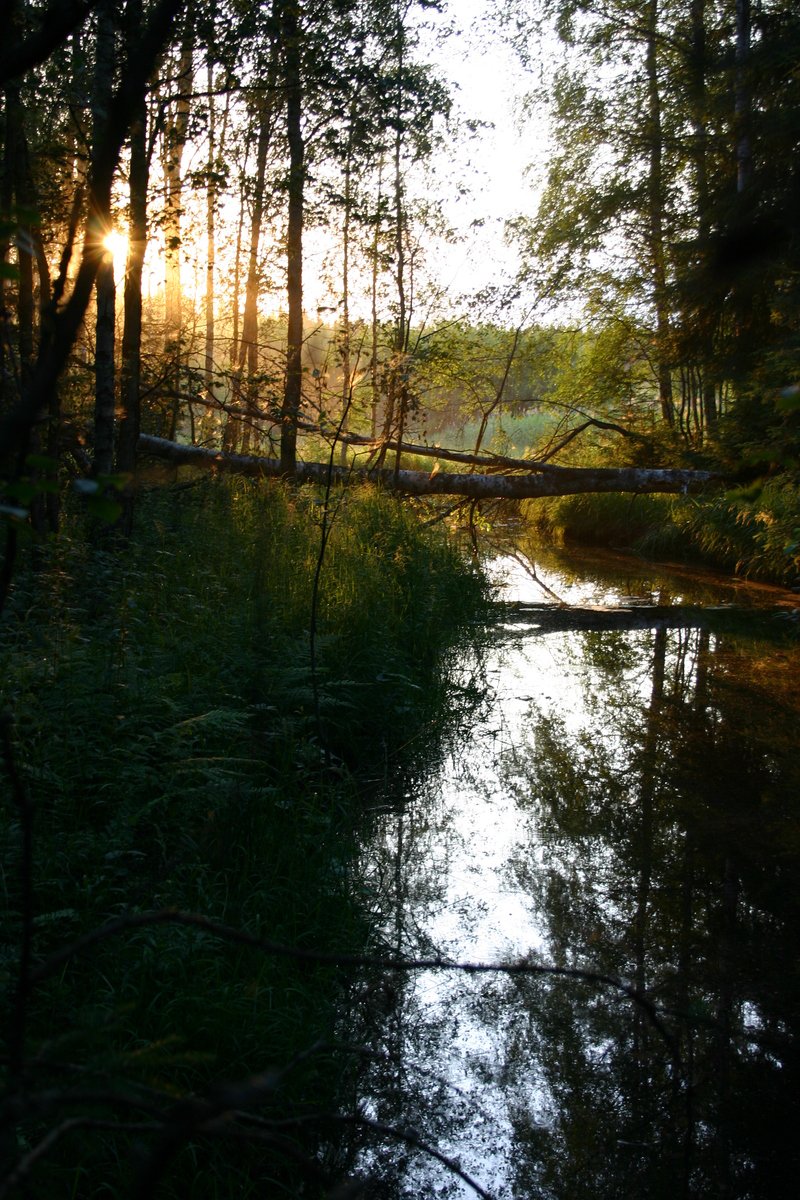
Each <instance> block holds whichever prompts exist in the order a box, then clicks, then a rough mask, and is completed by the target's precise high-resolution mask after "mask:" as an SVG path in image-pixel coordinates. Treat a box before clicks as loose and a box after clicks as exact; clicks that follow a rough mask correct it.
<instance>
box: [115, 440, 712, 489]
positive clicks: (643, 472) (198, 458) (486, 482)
mask: <svg viewBox="0 0 800 1200" xmlns="http://www.w3.org/2000/svg"><path fill="white" fill-rule="evenodd" d="M139 449H140V451H141V453H143V454H149V455H151V456H153V457H154V458H160V459H163V460H165V461H166V462H170V463H172V464H174V465H175V466H196V467H205V468H207V469H209V470H217V471H226V472H229V473H231V474H234V475H249V476H253V477H256V478H258V477H265V478H272V477H277V476H280V475H285V474H286V472H285V470H284V468H283V461H282V460H281V459H275V458H261V457H259V456H256V455H245V454H223V453H222V452H220V451H218V450H206V449H204V448H203V447H201V446H185V445H180V444H179V443H178V442H171V441H168V440H167V439H166V438H158V437H151V436H150V435H148V434H142V435H141V436H140V438H139ZM329 473H330V476H329ZM294 477H295V478H296V479H297V481H298V482H299V483H319V484H322V485H325V484H326V482H327V480H328V478H329V477H330V478H331V479H333V480H334V481H335V482H337V483H354V482H359V481H361V482H367V483H369V482H371V483H377V484H380V485H381V486H382V487H385V488H387V489H388V490H390V491H397V492H401V493H403V494H404V495H408V496H468V497H471V498H473V499H476V500H484V499H505V500H525V499H532V498H535V497H538V496H572V495H577V494H579V493H584V492H633V493H645V492H672V493H686V492H696V491H700V490H702V488H704V487H705V486H706V485H707V484H709V483H711V482H713V481H714V480H716V479H718V478H719V476H717V475H715V474H713V473H712V472H711V471H686V470H673V469H662V468H657V469H651V468H646V467H621V468H619V469H615V468H612V467H605V468H596V469H594V468H581V467H554V466H552V465H551V464H549V463H547V464H545V465H544V467H541V468H539V469H538V470H535V471H531V472H530V473H529V474H526V475H477V474H476V475H468V474H466V473H464V474H449V473H445V472H438V473H433V472H431V473H428V472H427V471H397V470H395V469H394V468H391V469H388V468H380V469H379V468H373V469H369V468H364V469H361V470H359V469H358V468H350V467H331V466H330V465H329V464H327V463H297V464H296V469H295V472H294Z"/></svg>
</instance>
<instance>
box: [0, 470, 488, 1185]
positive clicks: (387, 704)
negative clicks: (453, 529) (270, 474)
mask: <svg viewBox="0 0 800 1200" xmlns="http://www.w3.org/2000/svg"><path fill="white" fill-rule="evenodd" d="M334 503H335V504H339V505H340V507H339V508H338V509H337V511H336V515H335V520H334V524H333V532H332V535H331V538H330V542H329V544H328V548H327V554H326V560H325V564H324V569H323V572H322V576H321V591H320V597H319V600H320V604H319V628H318V630H317V661H316V664H315V669H316V684H317V687H316V697H315V688H314V686H313V684H314V682H315V681H314V679H312V663H311V661H310V657H309V613H310V608H311V587H312V578H313V572H314V566H315V563H316V557H317V553H318V547H319V519H320V501H319V498H318V497H317V496H315V495H314V494H313V493H311V492H302V491H301V492H298V493H296V494H292V493H291V492H289V491H287V490H285V489H284V488H283V487H281V486H277V485H270V486H266V485H259V484H255V483H246V482H241V481H239V482H232V483H225V484H223V483H219V482H216V483H201V484H197V485H195V486H193V487H191V488H190V489H189V490H187V491H184V492H183V493H181V494H180V495H178V496H176V495H173V494H170V493H169V492H167V491H162V492H154V493H152V494H150V495H149V496H148V497H146V498H145V499H144V500H143V502H142V504H141V507H140V510H139V513H138V530H139V532H138V534H137V536H136V538H135V539H134V541H133V542H132V543H131V544H130V545H128V546H118V547H115V546H113V545H111V544H109V541H108V539H105V544H102V542H103V539H101V542H100V544H98V541H97V539H94V540H93V539H92V538H90V537H88V536H86V532H85V531H84V530H83V529H82V528H81V518H80V516H79V515H74V516H73V518H72V520H71V522H70V524H69V527H68V528H67V530H66V531H65V533H64V534H63V535H62V536H61V537H60V538H59V540H58V541H57V542H56V543H54V544H53V545H52V546H51V547H49V548H47V549H46V550H45V551H41V550H40V552H39V560H40V561H39V566H38V569H37V570H33V569H31V570H24V571H22V572H21V573H20V574H19V575H18V578H17V580H16V583H15V588H14V591H13V594H12V597H11V604H10V608H9V610H8V611H7V612H6V614H5V616H4V619H3V626H2V641H1V642H0V675H1V677H2V682H1V683H0V688H1V689H2V705H3V707H4V709H5V711H6V713H7V714H9V716H10V718H11V719H13V726H8V728H9V729H10V734H9V735H8V737H7V740H6V750H7V753H6V767H7V771H6V775H7V779H6V780H4V787H5V789H6V792H7V793H10V794H9V795H7V802H6V805H5V808H4V812H5V814H6V816H5V817H4V822H3V830H2V835H3V847H2V849H3V863H4V871H3V874H2V877H1V882H2V888H3V902H4V906H5V909H6V918H5V921H4V931H5V932H4V937H3V945H2V950H1V954H2V957H1V958H0V970H2V973H3V976H4V979H3V982H4V986H5V987H6V989H7V990H8V991H9V994H10V995H12V996H13V994H14V990H15V988H16V987H17V982H16V981H17V978H18V960H19V929H20V925H24V924H25V905H26V900H25V894H24V875H25V871H24V865H23V864H22V863H21V858H20V856H21V853H22V851H21V845H22V842H23V840H24V839H23V838H22V836H21V834H22V833H24V826H25V820H24V813H22V812H21V808H22V807H23V806H22V803H21V800H20V797H21V796H22V794H23V793H24V795H25V797H26V798H28V799H29V800H30V801H31V803H32V804H33V805H34V806H35V816H34V822H33V872H32V879H31V881H30V882H32V885H33V897H34V899H33V925H32V933H33V953H34V961H35V962H41V961H42V960H43V959H45V958H46V956H47V955H48V954H51V953H53V952H55V951H57V950H58V949H59V948H63V947H64V946H68V945H70V944H71V943H73V942H74V941H75V939H76V938H77V937H79V936H80V935H81V934H82V933H84V932H85V931H87V930H90V929H92V928H95V927H97V926H99V925H101V924H102V923H103V922H105V921H107V920H108V919H109V918H113V917H115V916H119V915H120V914H131V913H133V914H136V913H141V912H144V911H148V910H161V909H169V908H175V909H181V910H191V911H195V912H199V913H203V914H206V915H207V916H209V917H210V918H212V919H214V920H216V921H220V922H225V923H226V924H227V925H229V926H236V927H239V928H244V929H246V930H248V931H250V932H251V933H253V934H255V935H257V936H259V937H264V938H269V939H272V940H274V941H277V942H281V943H285V944H288V945H291V946H294V947H298V948H313V949H315V950H319V951H323V952H324V951H326V950H331V951H337V952H339V951H342V950H351V951H356V952H358V951H364V950H366V949H369V948H370V947H372V946H373V939H374V936H375V934H374V931H373V930H372V929H371V928H370V926H369V922H368V916H367V914H366V913H365V911H364V909H363V906H362V905H361V904H360V903H359V888H360V883H359V881H358V879H357V878H355V877H354V863H355V862H356V853H355V849H356V843H357V830H358V825H359V819H360V815H361V812H362V809H363V806H364V804H365V802H367V801H368V800H369V799H370V797H373V796H375V795H376V794H379V793H380V790H381V789H382V788H385V787H388V786H389V785H390V783H391V780H392V778H393V777H394V776H395V775H396V773H397V772H398V771H399V770H400V769H401V767H402V766H403V764H407V763H408V761H409V759H410V758H411V757H413V754H414V752H415V747H417V748H418V752H419V753H424V737H423V734H424V732H425V731H426V730H427V731H429V735H430V730H432V729H433V730H435V727H436V722H437V720H441V719H442V718H441V712H440V711H439V709H437V704H438V702H439V699H440V698H439V696H438V695H437V692H436V685H437V679H438V675H439V670H438V668H439V664H440V663H441V661H442V656H443V655H444V654H445V653H446V652H447V651H448V649H450V648H451V647H452V645H453V640H454V638H455V636H456V631H457V629H458V626H459V622H460V621H461V620H462V619H463V618H465V617H467V616H469V615H471V614H473V613H474V612H475V610H476V607H477V606H479V605H480V603H481V596H482V583H481V580H480V579H479V578H478V576H477V575H476V574H475V573H474V572H473V571H472V570H471V568H469V567H468V566H466V565H465V564H464V563H463V561H462V560H461V558H460V557H459V555H458V554H457V553H456V551H455V550H454V549H453V548H452V547H451V546H450V545H449V544H448V543H447V542H446V541H444V540H443V539H442V538H441V537H438V536H436V534H435V532H432V531H426V530H424V529H423V528H422V526H421V524H420V523H419V522H418V521H417V520H416V519H415V517H414V515H413V513H410V512H409V511H408V509H407V508H406V507H404V506H403V505H401V504H398V503H397V502H395V501H392V500H390V499H387V498H385V497H383V496H381V495H378V494H376V493H375V492H373V491H371V490H366V489H365V490H363V491H351V492H349V493H348V495H347V497H346V499H344V500H342V499H341V498H339V499H338V500H337V498H334ZM15 774H16V776H17V783H16V785H14V784H13V777H14V775H15ZM9 781H11V784H10V785H9ZM15 803H16V807H17V812H16V814H15V815H13V816H12V819H10V820H9V819H8V814H9V813H12V814H14V811H15V809H14V806H15ZM346 986H347V981H346V979H345V978H344V977H343V975H342V972H341V971H340V970H339V969H338V968H335V967H333V966H326V965H324V964H315V963H309V962H307V961H297V960H296V959H293V958H292V957H274V956H270V955H265V954H264V953H262V952H261V951H259V950H257V949H254V948H251V947H247V946H241V945H239V946H237V945H230V944H226V943H225V942H224V940H223V941H221V940H220V939H219V938H216V937H214V936H212V934H210V933H208V932H207V931H204V930H202V929H198V928H190V927H180V926H175V925H171V924H168V923H167V924H160V925H159V924H154V925H145V926H143V927H141V928H138V929H131V930H128V931H125V932H122V933H121V934H120V935H119V936H115V937H108V938H107V939H105V940H104V941H102V942H100V943H98V944H97V945H95V946H93V947H92V948H91V950H87V951H86V952H85V953H83V954H80V955H76V956H74V957H72V958H71V959H70V960H69V961H68V962H66V963H65V964H64V965H63V966H62V967H60V968H59V969H58V970H57V971H54V972H53V973H52V974H51V975H50V976H49V977H48V978H47V979H44V980H43V981H42V982H41V983H40V984H39V985H38V986H37V987H36V988H35V990H33V992H32V995H31V996H30V997H26V998H25V1003H24V1006H23V1012H22V1016H20V1011H19V1008H18V1009H17V1010H16V1012H15V1009H14V1005H13V1003H11V1004H10V1005H9V1012H10V1014H11V1015H10V1016H8V1017H7V1020H6V1021H5V1022H4V1025H5V1032H6V1034H7V1045H6V1051H5V1053H6V1059H5V1061H6V1064H7V1066H9V1067H10V1068H11V1069H12V1073H13V1072H14V1070H16V1074H15V1077H14V1078H12V1079H11V1080H10V1082H9V1088H8V1090H7V1092H6V1107H5V1113H4V1120H5V1124H4V1130H5V1132H4V1134H3V1138H2V1141H0V1154H1V1155H2V1164H1V1165H2V1169H3V1172H5V1174H6V1178H8V1177H9V1172H12V1178H13V1171H14V1170H15V1169H16V1170H17V1171H18V1172H19V1168H20V1164H22V1165H23V1166H24V1167H25V1170H24V1171H23V1172H22V1174H20V1176H19V1178H18V1179H17V1180H16V1182H17V1183H18V1184H19V1185H20V1186H21V1187H22V1188H23V1190H24V1194H26V1195H28V1196H32V1197H37V1198H38V1197H45V1196H46V1197H50V1196H61V1195H64V1196H80V1197H83V1196H86V1197H89V1196H121V1195H136V1194H139V1195H145V1194H150V1193H149V1192H148V1191H147V1189H148V1187H150V1183H148V1182H147V1181H148V1179H150V1178H151V1176H153V1174H154V1173H155V1175H156V1176H157V1178H158V1181H159V1183H158V1195H159V1196H160V1197H161V1196H163V1197H170V1196H181V1197H184V1196H188V1195H191V1196H192V1197H236V1198H237V1200H244V1198H246V1197H249V1196H253V1197H254V1196H259V1197H264V1196H267V1195H269V1196H272V1195H284V1194H286V1195H294V1194H300V1192H299V1191H298V1190H297V1189H299V1188H300V1187H301V1186H302V1187H303V1188H304V1189H305V1190H303V1191H302V1194H303V1195H309V1196H312V1195H318V1194H321V1189H322V1182H323V1181H324V1179H325V1178H330V1177H331V1172H332V1173H333V1175H335V1174H336V1171H337V1170H338V1169H339V1168H340V1167H341V1164H337V1163H336V1154H335V1150H334V1149H332V1147H335V1145H336V1139H335V1138H333V1137H331V1138H328V1139H327V1141H326V1140H325V1138H323V1136H322V1131H323V1130H324V1128H325V1127H324V1123H323V1124H322V1125H321V1124H320V1121H321V1120H322V1117H323V1116H324V1114H328V1115H330V1114H331V1113H334V1112H335V1111H336V1105H337V1095H338V1094H339V1090H340V1088H341V1084H342V1078H343V1074H346V1072H347V1071H348V1069H349V1068H348V1066H347V1063H346V1060H343V1059H342V1057H341V1056H339V1055H331V1054H329V1053H328V1052H326V1051H324V1050H323V1049H321V1046H322V1045H323V1044H324V1043H327V1042H329V1041H330V1039H331V1038H332V1037H333V1035H334V1031H335V1028H336V1019H337V1018H336V1014H337V1006H338V1005H339V1003H340V1001H341V998H342V993H343V989H345V988H346ZM23 1034H24V1043H23V1044H22V1045H17V1046H16V1047H15V1046H14V1044H13V1042H14V1039H17V1040H18V1041H19V1039H21V1038H22V1036H23ZM315 1044H317V1049H316V1050H312V1048H313V1047H314V1046H315ZM20 1060H21V1062H20ZM15 1063H16V1068H15V1067H14V1064H15ZM252 1076H259V1077H260V1078H261V1079H262V1080H266V1081H267V1082H266V1083H264V1084H263V1086H262V1085H259V1086H260V1088H261V1090H260V1091H259V1108H258V1113H259V1119H260V1120H261V1121H262V1123H263V1125H262V1127H261V1135H260V1137H261V1140H260V1142H256V1143H255V1144H253V1140H252V1138H250V1139H249V1140H247V1141H246V1142H245V1141H242V1140H241V1139H239V1140H236V1134H237V1131H236V1130H234V1129H233V1128H232V1127H229V1128H227V1129H226V1128H225V1127H224V1123H220V1122H218V1123H217V1125H214V1124H213V1122H212V1121H211V1120H209V1121H208V1122H207V1123H206V1125H205V1126H203V1128H202V1132H201V1133H198V1132H197V1128H198V1127H197V1123H196V1122H195V1124H194V1125H191V1122H190V1123H189V1124H190V1125H191V1130H192V1132H191V1135H190V1133H188V1132H186V1133H185V1136H183V1135H181V1136H178V1137H177V1138H176V1140H175V1144H174V1145H169V1146H166V1148H165V1147H164V1146H163V1145H161V1143H163V1141H164V1134H163V1123H162V1125H159V1123H158V1121H157V1120H156V1121H155V1129H156V1132H155V1133H154V1132H152V1131H148V1129H147V1125H148V1122H151V1123H152V1122H153V1121H154V1114H156V1113H161V1114H163V1112H164V1111H165V1107H166V1108H167V1109H169V1108H170V1107H171V1106H172V1105H175V1104H178V1105H180V1104H181V1103H184V1104H185V1103H187V1101H186V1098H187V1097H197V1096H201V1095H205V1096H206V1097H207V1096H208V1095H209V1091H208V1089H209V1088H213V1087H214V1086H217V1085H218V1084H219V1082H220V1081H225V1080H239V1079H242V1078H245V1077H252ZM47 1097H49V1099H48V1098H47ZM242 1106H243V1107H245V1108H246V1107H247V1106H246V1103H245V1100H242ZM181 1111H182V1110H181ZM181 1119H183V1118H181ZM253 1120H255V1118H253ZM177 1127H178V1128H179V1129H181V1128H184V1127H183V1126H181V1125H180V1122H178V1126H177ZM188 1128H189V1126H186V1129H188ZM159 1129H160V1130H161V1133H158V1130H159ZM54 1131H55V1132H54ZM251 1133H252V1129H251ZM154 1143H155V1148H154ZM325 1144H326V1145H327V1146H328V1147H329V1148H328V1151H327V1153H325V1152H323V1151H321V1150H320V1146H322V1145H325ZM159 1145H161V1149H160V1150H159ZM159 1155H160V1157H159ZM148 1171H149V1172H150V1175H148ZM137 1181H138V1183H137ZM153 1186H155V1185H153ZM137 1187H138V1188H139V1189H140V1190H139V1192H137V1190H136V1189H137ZM12 1190H13V1189H12Z"/></svg>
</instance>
